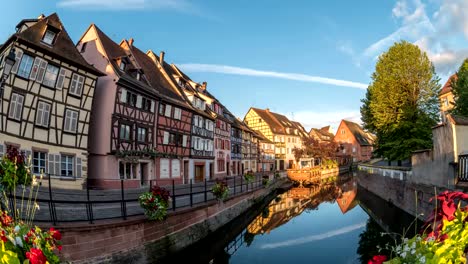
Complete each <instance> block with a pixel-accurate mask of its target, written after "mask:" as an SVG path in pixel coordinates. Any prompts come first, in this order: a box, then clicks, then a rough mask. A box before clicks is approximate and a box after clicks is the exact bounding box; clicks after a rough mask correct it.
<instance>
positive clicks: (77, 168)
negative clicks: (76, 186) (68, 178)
mask: <svg viewBox="0 0 468 264" xmlns="http://www.w3.org/2000/svg"><path fill="white" fill-rule="evenodd" d="M81 170H82V166H81V158H76V177H77V178H81Z"/></svg>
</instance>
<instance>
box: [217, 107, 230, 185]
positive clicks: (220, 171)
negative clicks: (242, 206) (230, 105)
mask: <svg viewBox="0 0 468 264" xmlns="http://www.w3.org/2000/svg"><path fill="white" fill-rule="evenodd" d="M213 111H214V112H215V113H216V127H215V136H214V141H215V177H224V176H229V175H231V170H230V166H231V122H230V121H229V119H228V118H226V117H225V115H226V114H227V110H226V109H225V107H224V106H223V105H222V104H221V103H220V102H219V101H216V102H214V103H213Z"/></svg>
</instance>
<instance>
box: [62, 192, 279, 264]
mask: <svg viewBox="0 0 468 264" xmlns="http://www.w3.org/2000/svg"><path fill="white" fill-rule="evenodd" d="M277 184H279V183H277ZM277 184H275V185H272V186H270V188H267V189H260V190H257V191H255V192H251V193H248V194H245V195H243V196H238V197H234V198H232V199H230V200H228V201H226V202H225V203H223V204H219V203H217V202H212V203H210V204H208V205H207V206H204V207H198V208H190V209H185V210H183V211H176V212H169V217H168V218H167V219H166V220H165V221H162V222H157V221H147V220H146V219H145V218H144V217H135V218H131V219H130V218H129V219H128V220H127V221H122V220H119V221H117V220H116V221H105V222H104V221H103V222H100V223H96V224H92V225H91V224H77V223H73V224H61V225H59V226H56V228H57V229H59V230H60V231H61V232H62V237H63V239H62V241H63V250H62V253H61V258H62V260H65V261H71V262H73V263H104V262H109V261H111V262H112V263H149V262H154V257H155V255H157V254H165V253H166V252H173V251H176V250H180V249H182V248H183V247H185V246H188V245H190V244H191V243H193V242H195V241H197V240H198V239H201V238H203V237H205V236H206V235H208V233H210V232H213V231H214V230H216V229H218V228H219V227H221V226H223V225H224V224H226V223H228V222H229V221H230V220H232V219H234V218H235V217H237V216H238V215H240V214H241V213H242V212H244V211H246V210H248V209H249V208H250V207H251V206H252V205H253V204H255V203H257V202H259V201H261V200H262V199H263V198H264V197H265V196H266V195H268V194H270V193H271V192H272V191H273V190H274V189H275V188H276V186H277ZM156 249H157V250H156Z"/></svg>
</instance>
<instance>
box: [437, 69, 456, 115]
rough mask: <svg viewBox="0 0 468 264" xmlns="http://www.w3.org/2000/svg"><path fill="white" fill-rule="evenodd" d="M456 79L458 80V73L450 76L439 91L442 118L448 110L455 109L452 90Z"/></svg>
mask: <svg viewBox="0 0 468 264" xmlns="http://www.w3.org/2000/svg"><path fill="white" fill-rule="evenodd" d="M455 81H457V74H453V75H452V76H450V78H449V79H448V80H447V82H446V83H445V84H444V86H443V87H442V89H441V90H440V92H439V102H440V112H441V113H442V114H441V115H442V119H444V118H445V117H446V114H447V113H448V111H450V110H452V109H453V106H454V104H455V100H454V98H453V92H452V82H455Z"/></svg>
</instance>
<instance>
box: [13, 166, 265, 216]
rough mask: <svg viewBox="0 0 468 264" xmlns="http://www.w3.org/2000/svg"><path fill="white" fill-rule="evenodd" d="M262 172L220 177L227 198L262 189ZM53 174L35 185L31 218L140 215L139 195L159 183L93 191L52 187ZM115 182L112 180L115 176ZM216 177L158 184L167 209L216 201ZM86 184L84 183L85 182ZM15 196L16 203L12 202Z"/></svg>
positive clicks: (122, 184)
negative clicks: (167, 197)
mask: <svg viewBox="0 0 468 264" xmlns="http://www.w3.org/2000/svg"><path fill="white" fill-rule="evenodd" d="M263 177H264V176H263V174H261V173H257V174H256V175H255V177H254V180H253V181H251V182H246V180H245V179H244V177H243V176H231V177H226V178H223V179H220V180H222V181H224V182H226V183H227V185H228V186H229V197H233V196H237V195H240V194H243V193H246V192H250V191H254V190H257V189H261V188H263V182H262V179H263ZM51 178H52V177H47V179H44V180H45V181H47V183H48V186H47V187H44V186H40V187H39V188H34V189H33V190H34V192H36V190H37V198H36V200H35V202H36V204H37V206H38V207H39V209H40V210H38V211H36V214H35V216H34V221H36V222H52V223H53V224H54V225H55V224H57V223H58V222H80V221H87V222H89V223H91V224H92V223H94V221H96V220H105V219H119V218H120V219H124V220H126V219H127V218H128V217H131V216H138V215H143V214H144V211H143V209H142V208H141V206H140V204H139V202H138V197H139V196H140V195H141V194H142V193H143V192H146V191H148V190H150V189H151V187H152V186H155V185H158V181H157V180H149V181H138V182H140V184H142V187H141V188H132V189H130V188H126V180H120V188H119V189H117V190H115V189H113V190H95V189H91V188H88V187H87V186H86V189H85V190H69V189H58V188H54V186H53V184H54V183H53V181H51ZM114 182H115V179H114ZM166 182H167V181H166ZM216 182H217V180H204V181H201V182H196V183H195V182H193V181H192V180H190V182H189V183H188V184H176V182H175V180H172V183H171V184H169V185H167V184H166V185H160V186H161V187H164V188H165V189H167V190H168V191H169V193H170V197H171V200H170V204H169V208H168V211H175V210H176V209H180V208H190V207H193V206H196V205H199V204H203V203H207V202H209V201H213V200H216V197H215V196H214V195H213V194H212V192H211V188H212V187H213V185H214V184H215V183H216ZM85 185H87V184H86V183H85ZM29 188H30V187H28V188H26V189H25V190H26V191H24V192H23V189H22V188H21V187H19V188H17V190H16V195H15V194H14V193H9V194H8V197H9V204H10V209H12V210H14V211H15V212H16V211H21V209H24V208H20V206H21V205H22V204H23V203H21V201H22V200H27V199H28V194H29V190H30V189H29ZM23 195H24V197H23ZM15 199H16V202H15Z"/></svg>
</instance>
